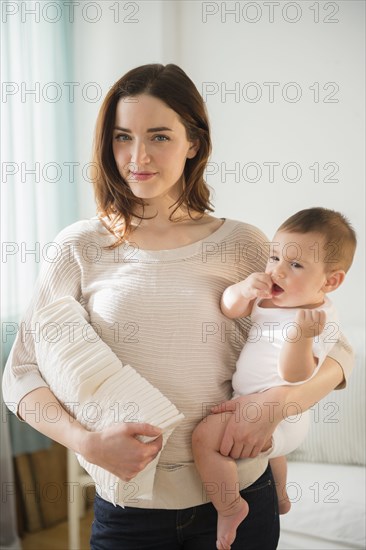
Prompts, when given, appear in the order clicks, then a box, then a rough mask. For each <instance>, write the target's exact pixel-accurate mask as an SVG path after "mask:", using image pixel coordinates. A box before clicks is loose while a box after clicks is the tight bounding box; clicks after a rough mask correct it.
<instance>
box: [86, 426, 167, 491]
mask: <svg viewBox="0 0 366 550" xmlns="http://www.w3.org/2000/svg"><path fill="white" fill-rule="evenodd" d="M139 436H144V437H148V438H155V439H154V440H152V441H149V442H146V443H143V442H142V441H140V440H139ZM162 441H163V438H162V436H161V430H160V429H159V428H156V427H154V426H152V425H151V424H146V423H138V422H124V423H121V424H118V425H114V426H111V427H109V428H105V429H104V430H102V431H99V432H89V431H86V430H85V432H84V436H83V440H82V441H81V446H80V448H81V453H80V454H81V455H82V456H83V457H84V458H85V459H86V460H87V461H88V462H91V463H92V464H96V465H97V466H100V467H101V468H104V469H105V470H108V471H109V472H111V473H112V474H114V475H115V476H117V477H119V478H120V479H123V480H124V481H130V480H131V479H132V478H134V477H135V476H136V475H137V474H138V473H139V472H141V471H142V470H143V469H144V468H145V467H146V466H147V465H148V464H149V462H151V461H152V460H153V459H154V458H155V457H156V455H157V454H158V453H159V451H160V450H161V447H162Z"/></svg>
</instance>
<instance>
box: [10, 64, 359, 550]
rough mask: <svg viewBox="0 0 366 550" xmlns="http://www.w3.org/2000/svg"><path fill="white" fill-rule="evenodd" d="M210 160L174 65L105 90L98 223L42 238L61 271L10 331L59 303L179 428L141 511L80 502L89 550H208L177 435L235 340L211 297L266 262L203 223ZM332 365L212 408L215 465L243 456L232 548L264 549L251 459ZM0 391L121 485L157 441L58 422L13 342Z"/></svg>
mask: <svg viewBox="0 0 366 550" xmlns="http://www.w3.org/2000/svg"><path fill="white" fill-rule="evenodd" d="M210 150H211V142H210V133H209V125H208V119H207V114H206V111H205V107H204V103H203V100H202V98H201V96H200V94H199V93H198V91H197V89H196V88H195V86H194V84H193V83H192V81H191V80H190V79H189V78H188V77H187V75H186V74H185V73H184V72H183V71H182V70H181V69H180V68H179V67H177V66H175V65H166V66H163V65H145V66H142V67H138V68H136V69H134V70H132V71H130V72H128V73H127V74H126V75H125V76H123V77H122V78H121V79H120V80H119V81H118V82H116V83H115V85H114V86H113V87H112V89H111V90H110V92H109V93H108V95H107V97H106V99H105V101H104V103H103V105H102V108H101V111H100V114H99V118H98V122H97V128H96V136H95V151H94V162H95V165H94V166H95V174H94V189H95V195H96V201H97V206H98V217H97V218H93V219H91V220H84V221H81V222H78V223H76V224H73V225H72V226H70V227H68V228H66V229H65V230H64V231H62V232H61V233H60V235H59V236H58V237H57V242H58V243H59V245H60V248H61V250H62V254H61V257H60V259H59V261H58V262H57V263H55V264H49V265H46V266H45V267H44V269H43V271H42V273H41V277H40V282H39V286H38V290H37V291H36V293H35V296H34V299H33V301H32V304H31V305H30V307H29V310H28V313H27V315H26V317H25V319H24V324H25V326H26V325H27V324H29V323H30V319H31V316H32V312H34V311H35V309H39V308H41V307H43V306H44V305H46V304H48V303H50V302H52V301H53V300H56V299H58V298H60V297H62V296H65V295H71V296H73V297H74V298H75V299H76V300H78V301H79V302H80V303H81V304H82V305H83V306H84V307H85V308H86V309H87V311H88V313H89V314H90V319H91V322H92V323H98V326H99V327H100V331H101V332H100V333H101V335H102V338H103V340H104V341H105V342H106V343H107V344H108V345H109V346H110V347H111V348H112V350H113V351H114V352H115V354H116V355H117V356H118V357H119V358H120V359H121V361H122V362H123V363H129V364H131V365H132V366H133V367H134V368H135V369H136V370H138V372H139V373H140V374H141V375H142V376H144V377H145V378H146V379H147V380H149V381H150V382H151V383H152V384H153V385H154V386H156V387H157V388H159V389H160V391H161V392H162V393H163V394H164V395H166V397H168V398H169V399H170V400H171V401H172V402H173V403H174V404H175V405H176V407H177V408H178V409H179V410H180V411H181V412H183V413H184V415H185V421H184V422H183V423H182V424H181V425H180V426H178V427H177V428H176V430H175V431H174V433H173V435H172V436H171V437H170V439H169V441H168V443H167V445H166V446H165V447H164V449H163V451H162V454H161V456H160V460H159V465H158V469H157V473H156V477H155V485H154V492H153V499H152V500H151V501H146V500H145V501H142V500H139V499H135V500H134V499H131V505H128V506H126V508H124V509H123V508H121V507H119V506H117V507H114V506H113V505H112V504H111V503H110V502H107V501H105V500H104V499H102V498H100V497H99V496H97V497H96V499H95V521H94V523H93V528H92V537H91V548H92V549H93V550H101V549H105V550H107V549H108V550H111V549H114V548H115V549H117V548H118V549H120V548H124V549H128V550H133V549H137V548H138V549H154V548H156V549H159V550H165V549H166V550H174V549H178V548H184V549H191V550H193V549H197V550H205V549H207V550H208V549H212V548H214V547H215V536H216V521H217V517H216V512H215V510H214V508H213V507H212V505H211V504H210V503H209V502H208V499H207V496H206V493H205V492H204V491H203V489H202V485H201V482H200V480H199V477H198V475H197V472H196V470H195V468H194V465H193V459H192V452H191V434H192V431H193V429H194V427H195V426H196V425H197V424H198V422H199V421H200V420H201V419H202V418H203V417H205V416H206V414H207V413H208V412H209V410H210V407H212V406H213V405H214V404H215V403H219V402H223V401H225V400H227V399H229V398H230V395H231V376H232V374H233V371H234V368H235V362H236V359H237V357H238V355H239V352H240V350H241V348H242V345H243V343H244V342H245V336H246V333H247V330H248V325H247V321H246V320H242V319H240V320H232V321H231V320H227V319H225V318H224V317H223V315H222V314H221V312H220V307H219V304H220V298H221V294H222V292H223V291H224V289H225V288H226V287H227V286H229V285H230V284H233V283H235V282H238V281H239V280H242V279H244V278H245V277H247V276H248V275H249V274H250V273H252V272H254V271H263V268H264V266H265V263H266V256H267V251H266V246H265V243H266V238H265V236H264V235H263V234H262V233H261V232H260V231H259V230H258V229H256V228H255V227H253V226H250V225H248V224H244V223H242V222H236V221H233V220H221V219H217V218H215V217H213V216H211V215H210V214H209V212H210V211H212V208H211V206H210V202H209V190H208V187H207V185H206V184H205V182H204V180H203V173H204V169H205V166H206V163H207V160H208V157H209V154H210ZM332 357H334V359H332V358H330V357H328V358H327V359H326V361H325V363H324V365H323V366H322V367H321V369H320V371H319V373H318V374H317V376H315V377H314V378H313V379H312V380H310V381H309V382H307V383H305V384H303V385H301V387H300V386H294V387H281V388H277V389H271V390H268V391H266V392H264V393H262V394H257V395H251V396H249V397H248V396H246V397H240V398H238V399H236V400H234V401H231V402H229V403H227V404H226V405H225V404H224V405H223V406H221V407H218V408H217V409H216V410H215V412H217V413H220V411H223V410H224V409H226V410H231V411H232V413H231V414H230V421H229V423H228V426H227V429H226V431H225V434H224V437H223V441H222V446H221V452H222V453H223V454H225V455H230V456H231V457H233V458H236V459H238V458H249V460H245V461H241V462H240V463H239V465H238V468H239V477H240V482H241V483H240V485H241V488H244V487H246V489H245V490H244V492H243V493H242V494H243V496H244V497H245V499H246V500H247V501H248V503H249V506H250V509H251V514H250V515H249V516H248V518H247V519H246V520H245V521H244V522H243V523H242V524H241V525H240V527H239V529H238V532H237V538H236V540H235V543H234V544H233V546H232V548H233V550H235V549H239V548H245V549H246V550H252V549H260V550H272V549H275V548H276V546H277V542H278V534H279V522H278V513H277V500H276V492H275V488H274V486H273V479H272V476H271V472H270V469H269V468H268V464H267V461H266V459H265V457H264V456H263V455H261V456H258V455H259V453H260V451H262V450H265V449H264V448H263V445H264V441H266V440H268V439H269V437H270V435H271V434H272V432H273V430H274V428H275V427H276V425H277V424H278V422H280V420H282V419H283V417H284V416H289V415H291V414H294V412H298V410H299V408H301V409H302V410H305V409H307V408H309V407H310V406H312V405H313V404H314V403H315V402H316V401H318V400H319V399H321V398H322V397H323V396H325V395H326V394H327V393H328V392H329V391H331V390H332V389H334V388H335V387H337V386H339V387H341V386H343V385H344V380H345V376H348V373H349V371H350V370H351V368H352V354H351V352H350V350H349V349H347V348H346V347H345V346H342V345H340V344H337V345H336V346H335V347H334V353H333V354H332ZM340 365H341V366H340ZM300 388H301V389H300ZM4 393H5V400H6V401H7V402H8V403H15V406H14V407H15V408H16V410H17V412H18V414H19V416H20V417H21V418H23V419H24V420H25V421H27V422H29V424H31V425H32V426H33V427H35V428H36V429H37V430H39V431H41V432H42V433H44V434H46V435H48V436H49V437H51V438H52V439H54V440H56V441H58V442H59V443H61V444H63V445H65V446H66V447H68V448H70V449H72V450H74V451H76V452H78V453H80V454H81V455H82V456H84V457H85V458H86V460H88V461H89V462H92V463H94V464H97V465H99V466H101V467H103V468H105V469H106V470H108V471H110V472H112V473H113V474H115V475H116V476H118V477H119V478H121V479H123V480H126V481H128V480H132V479H133V477H134V476H136V474H137V473H138V472H139V471H141V470H143V469H144V468H145V466H146V465H147V464H148V463H149V462H150V461H151V460H153V458H154V457H155V456H156V455H157V454H158V453H159V451H160V449H161V444H162V442H161V437H157V438H156V439H155V440H153V441H150V442H149V443H142V442H141V441H139V440H138V439H137V437H136V436H137V435H145V436H151V437H156V436H159V434H160V431H159V430H158V429H156V427H154V426H150V425H148V424H137V423H123V424H116V425H114V426H112V427H109V428H106V429H104V430H102V431H100V432H91V431H88V430H86V429H85V428H83V427H82V426H81V425H80V424H79V423H78V422H76V421H74V420H73V419H72V418H71V417H70V416H69V415H68V413H67V412H66V411H65V410H64V409H63V408H62V406H61V404H60V403H58V402H57V400H56V398H55V396H54V395H53V394H52V393H51V391H50V390H49V389H48V388H47V385H46V384H45V382H44V381H43V379H42V378H41V376H40V374H39V370H38V367H37V364H36V361H35V355H34V342H32V338H28V339H27V338H25V337H24V338H22V337H20V336H19V335H18V338H17V341H16V342H15V344H14V347H13V350H12V354H11V356H10V358H9V361H8V364H7V368H6V372H5V376H4ZM50 402H51V403H54V404H55V407H58V409H59V420H58V422H56V423H55V422H50V421H48V420H47V418H46V417H45V415H42V414H40V415H39V417H38V418H37V417H35V415H34V414H27V411H31V410H32V409H33V410H34V408H37V407H38V410H39V411H42V410H44V407H45V406H46V405H48V406H49V403H50ZM251 403H252V405H250V404H251ZM253 403H254V408H255V411H256V414H255V416H256V422H255V423H254V422H248V421H247V420H248V417H249V419H250V418H253ZM291 403H292V404H294V403H296V410H295V411H294V407H293V406H291ZM247 413H248V414H247ZM210 490H212V491H221V492H222V498H225V491H226V488H224V487H217V486H215V480H212V487H211V488H209V487H207V485H206V491H210ZM228 490H229V489H228Z"/></svg>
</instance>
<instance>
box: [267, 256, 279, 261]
mask: <svg viewBox="0 0 366 550" xmlns="http://www.w3.org/2000/svg"><path fill="white" fill-rule="evenodd" d="M269 261H270V262H279V261H280V259H279V257H278V256H270V257H269Z"/></svg>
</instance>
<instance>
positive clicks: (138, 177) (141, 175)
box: [130, 172, 157, 181]
mask: <svg viewBox="0 0 366 550" xmlns="http://www.w3.org/2000/svg"><path fill="white" fill-rule="evenodd" d="M156 174H157V172H130V175H131V178H130V179H131V180H133V181H146V180H149V179H150V178H153V177H154V176H155V175H156Z"/></svg>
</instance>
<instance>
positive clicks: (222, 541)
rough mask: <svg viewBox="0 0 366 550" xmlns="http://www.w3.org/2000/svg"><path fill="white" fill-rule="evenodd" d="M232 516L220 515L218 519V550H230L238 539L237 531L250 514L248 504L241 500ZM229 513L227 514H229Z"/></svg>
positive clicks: (231, 513)
mask: <svg viewBox="0 0 366 550" xmlns="http://www.w3.org/2000/svg"><path fill="white" fill-rule="evenodd" d="M229 512H230V515H223V513H222V512H221V513H218V518H217V541H216V548H217V549H218V550H230V548H231V545H232V543H233V542H234V540H235V537H236V530H237V528H238V527H239V525H240V524H241V522H242V521H243V520H244V519H245V518H246V517H247V515H248V512H249V506H248V503H247V502H246V501H245V500H244V499H242V498H240V499H238V502H237V504H236V506H235V508H234V509H232V508H231V509H230V511H229ZM227 513H228V512H225V514H227Z"/></svg>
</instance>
